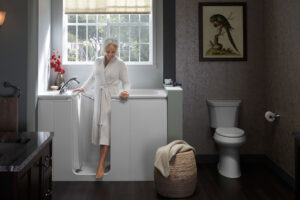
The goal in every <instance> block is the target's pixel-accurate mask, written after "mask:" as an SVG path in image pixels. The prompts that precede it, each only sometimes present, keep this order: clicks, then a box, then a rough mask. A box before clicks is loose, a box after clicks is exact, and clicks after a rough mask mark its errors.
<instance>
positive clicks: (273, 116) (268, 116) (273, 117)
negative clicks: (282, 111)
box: [265, 111, 280, 122]
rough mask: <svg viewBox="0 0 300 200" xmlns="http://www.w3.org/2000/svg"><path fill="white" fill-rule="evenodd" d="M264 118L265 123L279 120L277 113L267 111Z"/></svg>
mask: <svg viewBox="0 0 300 200" xmlns="http://www.w3.org/2000/svg"><path fill="white" fill-rule="evenodd" d="M265 118H266V120H267V121H269V122H273V121H275V120H276V119H279V118H280V115H279V114H277V113H273V112H271V111H267V112H266V113H265Z"/></svg>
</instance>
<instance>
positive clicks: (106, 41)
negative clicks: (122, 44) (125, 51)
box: [101, 38, 118, 55]
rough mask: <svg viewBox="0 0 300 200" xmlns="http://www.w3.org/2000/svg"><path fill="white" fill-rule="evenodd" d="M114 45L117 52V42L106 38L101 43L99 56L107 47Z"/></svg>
mask: <svg viewBox="0 0 300 200" xmlns="http://www.w3.org/2000/svg"><path fill="white" fill-rule="evenodd" d="M111 44H112V45H114V46H115V48H116V50H118V40H116V39H114V38H106V39H104V41H103V44H102V48H101V55H104V54H105V50H106V48H107V47H108V46H109V45H111Z"/></svg>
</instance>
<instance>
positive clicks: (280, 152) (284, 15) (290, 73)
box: [264, 0, 300, 176]
mask: <svg viewBox="0 0 300 200" xmlns="http://www.w3.org/2000/svg"><path fill="white" fill-rule="evenodd" d="M299 11H300V1H295V0H287V1H284V2H283V1H280V0H272V1H267V0H266V1H264V25H265V26H264V27H265V32H264V37H265V64H266V68H267V73H266V79H267V84H266V94H267V97H266V105H267V109H269V110H272V111H275V112H277V113H279V114H280V115H281V118H280V120H279V122H278V123H276V124H267V128H266V130H267V131H266V138H265V147H266V148H265V152H266V154H267V156H269V158H271V159H272V160H273V161H274V162H275V163H277V164H278V165H279V166H280V167H281V168H283V169H284V170H285V171H287V172H288V173H289V174H290V175H292V176H294V175H295V173H294V166H295V165H294V139H293V136H292V132H293V131H298V132H299V131H300V65H299V63H300V57H299V54H300V40H299V36H300V23H299V19H300V12H299Z"/></svg>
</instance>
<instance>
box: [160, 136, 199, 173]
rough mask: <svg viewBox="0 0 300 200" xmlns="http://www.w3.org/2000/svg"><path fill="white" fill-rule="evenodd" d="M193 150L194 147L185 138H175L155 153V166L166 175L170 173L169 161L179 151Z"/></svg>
mask: <svg viewBox="0 0 300 200" xmlns="http://www.w3.org/2000/svg"><path fill="white" fill-rule="evenodd" d="M190 150H193V151H194V153H195V149H194V147H192V146H190V145H189V144H188V143H186V142H185V141H183V140H174V141H173V142H170V143H169V144H168V145H165V146H162V147H159V148H158V149H157V151H156V154H155V160H154V167H156V168H157V169H158V170H159V171H160V172H161V174H162V175H163V176H164V177H166V178H167V177H168V176H169V174H170V168H169V162H170V160H171V159H172V158H173V156H175V155H176V154H177V153H180V152H186V151H190Z"/></svg>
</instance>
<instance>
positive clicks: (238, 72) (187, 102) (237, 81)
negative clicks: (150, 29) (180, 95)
mask: <svg viewBox="0 0 300 200" xmlns="http://www.w3.org/2000/svg"><path fill="white" fill-rule="evenodd" d="M198 2H200V1H198V0H176V74H177V81H178V82H180V83H182V84H183V89H184V100H183V101H184V116H183V118H184V120H183V121H184V122H183V130H184V139H185V140H186V141H187V142H188V143H190V144H191V145H193V146H194V147H195V148H196V150H197V153H198V154H215V153H216V147H215V144H214V142H213V139H212V134H211V133H210V131H209V119H208V109H207V105H206V99H207V98H218V99H231V98H232V99H236V98H239V99H242V100H243V102H242V107H241V110H240V125H239V127H241V128H242V129H244V130H245V131H246V134H247V141H246V144H245V145H244V146H243V147H242V149H241V151H242V153H247V154H261V153H263V139H262V138H263V135H264V123H265V122H264V111H265V87H264V86H265V84H264V81H265V80H264V78H265V68H264V38H263V2H262V1H260V0H251V1H248V2H247V6H248V11H247V12H248V13H247V14H248V27H247V28H248V61H243V62H241V61H240V62H199V56H198V55H199V40H198ZM219 2H220V1H219ZM224 2H226V1H224ZM231 2H232V1H231Z"/></svg>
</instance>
